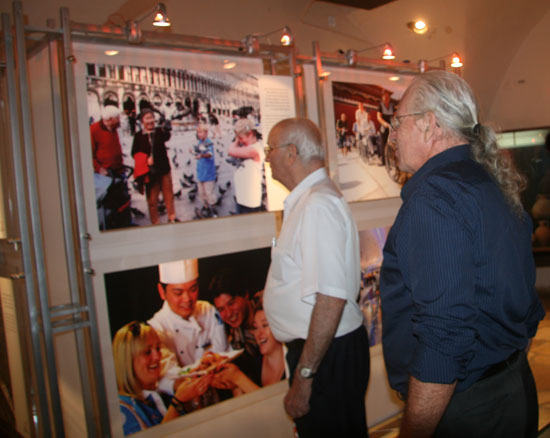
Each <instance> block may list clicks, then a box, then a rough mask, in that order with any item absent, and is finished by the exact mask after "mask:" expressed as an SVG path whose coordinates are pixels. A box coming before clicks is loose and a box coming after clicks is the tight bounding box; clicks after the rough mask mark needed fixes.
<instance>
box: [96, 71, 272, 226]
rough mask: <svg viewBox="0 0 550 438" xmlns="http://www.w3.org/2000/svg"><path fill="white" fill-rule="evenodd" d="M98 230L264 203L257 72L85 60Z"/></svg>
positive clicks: (222, 212)
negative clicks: (103, 62) (96, 62)
mask: <svg viewBox="0 0 550 438" xmlns="http://www.w3.org/2000/svg"><path fill="white" fill-rule="evenodd" d="M86 73H87V75H86V87H87V110H88V124H89V130H90V142H91V148H90V150H91V155H92V160H93V172H94V186H95V197H96V199H95V201H96V208H97V215H98V222H99V228H100V230H109V229H117V228H127V227H133V226H142V225H157V224H166V223H176V222H185V221H190V220H197V219H204V218H215V217H222V216H229V215H234V214H242V213H251V212H258V211H265V210H266V206H267V192H266V181H265V169H264V162H265V153H264V144H263V140H262V136H263V133H262V128H261V114H260V89H259V80H258V77H256V76H254V75H250V74H245V73H231V72H224V73H220V72H207V71H195V70H178V69H169V68H160V67H143V66H127V65H114V64H113V65H104V64H95V63H88V64H86Z"/></svg>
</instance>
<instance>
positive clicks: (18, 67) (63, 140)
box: [0, 1, 306, 436]
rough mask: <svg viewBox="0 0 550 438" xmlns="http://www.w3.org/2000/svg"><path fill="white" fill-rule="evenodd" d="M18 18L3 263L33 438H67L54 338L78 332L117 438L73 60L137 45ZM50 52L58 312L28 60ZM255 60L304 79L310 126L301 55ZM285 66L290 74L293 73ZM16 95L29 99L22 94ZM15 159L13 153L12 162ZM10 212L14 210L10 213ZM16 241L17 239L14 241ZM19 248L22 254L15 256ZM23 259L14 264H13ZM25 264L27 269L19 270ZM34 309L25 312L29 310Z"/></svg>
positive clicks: (172, 42)
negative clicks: (19, 291) (61, 277)
mask: <svg viewBox="0 0 550 438" xmlns="http://www.w3.org/2000/svg"><path fill="white" fill-rule="evenodd" d="M10 21H11V20H10V15H9V14H2V31H3V43H4V47H5V50H4V52H5V53H4V57H5V63H3V65H2V67H3V68H5V69H6V72H7V82H8V86H7V89H8V90H9V95H8V102H9V107H8V108H7V112H8V113H9V116H8V118H9V122H10V135H11V138H10V140H11V145H9V149H10V150H9V151H7V155H9V153H11V154H12V155H13V159H12V163H10V164H11V166H12V172H11V174H10V175H7V177H8V178H12V179H14V180H15V192H16V193H15V195H16V199H17V212H16V216H17V219H18V229H17V230H8V233H9V235H10V238H8V239H1V240H2V242H0V243H1V244H2V245H1V247H2V255H6V256H9V258H10V260H11V259H12V258H13V259H14V261H13V262H12V263H11V264H10V266H9V268H13V266H19V265H20V266H21V269H17V270H16V271H17V272H11V271H13V269H11V270H8V272H3V271H2V272H1V273H0V275H2V276H9V277H10V278H12V279H13V280H14V281H18V280H20V281H22V279H24V289H25V294H26V295H25V302H24V303H22V304H21V305H19V307H24V312H23V313H24V314H25V316H26V320H27V321H26V324H25V332H27V333H26V340H27V341H28V343H29V344H30V347H31V348H30V349H29V348H22V350H23V351H29V355H28V357H24V358H23V359H22V362H23V364H24V365H25V367H26V368H28V370H29V371H31V370H32V374H30V373H27V375H31V376H32V377H31V378H30V379H29V381H28V382H26V385H27V388H26V392H27V393H28V398H27V399H28V406H29V409H28V412H29V415H28V416H29V422H30V423H33V425H34V429H33V430H32V432H31V433H32V435H33V436H64V435H65V428H64V424H63V417H62V415H61V414H60V412H61V398H60V391H59V382H58V374H57V364H56V356H55V351H54V335H56V334H59V333H64V332H69V333H70V332H72V333H74V336H75V343H76V346H77V351H78V366H79V375H80V383H81V385H82V397H83V405H84V413H85V419H86V429H87V433H88V436H110V434H111V429H110V419H109V413H108V410H107V409H106V408H105V406H106V405H107V403H106V400H107V399H106V391H105V385H104V376H103V363H102V361H101V354H100V340H99V336H98V333H99V330H98V327H97V318H96V307H95V303H94V291H93V284H92V277H93V275H94V270H93V268H92V266H91V260H90V248H89V239H90V234H89V233H88V230H87V224H86V217H85V203H84V196H83V187H82V178H81V160H80V147H79V138H78V125H77V119H76V116H75V114H76V90H75V77H74V68H73V63H74V61H75V58H74V55H73V53H72V43H73V41H83V42H96V43H101V42H103V43H116V44H119V45H124V44H127V45H129V46H132V45H133V44H132V43H131V42H130V41H128V38H127V35H126V34H125V32H124V31H123V30H121V29H119V28H108V27H99V26H94V25H88V24H82V23H75V22H71V21H70V16H69V10H68V9H67V8H61V9H60V23H61V26H60V27H59V28H56V27H55V26H52V27H49V26H50V23H48V27H33V26H26V25H24V23H23V10H22V2H21V1H14V2H13V24H12V23H11V22H10ZM45 45H47V51H48V57H49V61H50V62H49V64H50V75H51V90H52V97H53V102H52V113H53V120H54V133H55V147H56V153H57V172H58V178H59V183H60V187H61V190H60V198H61V206H62V208H61V210H62V211H61V220H62V222H63V229H64V242H63V244H64V245H63V246H64V250H65V256H66V257H65V259H66V260H65V263H66V266H67V272H68V280H69V281H68V282H69V290H70V302H69V303H66V304H62V305H56V306H50V305H49V299H48V297H49V291H48V286H47V279H46V268H45V261H44V245H43V235H42V224H41V217H40V211H39V196H38V191H37V179H36V163H35V155H34V147H35V144H34V140H33V131H32V114H31V103H30V96H29V86H28V71H27V59H28V58H29V57H30V56H32V54H33V53H34V52H35V51H36V50H39V49H43V48H44V46H45ZM140 45H141V46H142V47H149V48H165V49H166V48H168V49H174V50H186V51H193V52H197V51H198V52H200V53H215V54H226V55H229V54H230V55H232V56H243V57H250V55H247V54H246V53H243V44H242V42H240V41H231V40H222V39H213V38H203V37H195V36H187V35H174V34H158V33H156V32H149V31H143V32H142V42H141V43H140ZM253 56H254V57H257V58H260V59H262V60H263V64H264V70H266V71H267V72H269V73H271V74H274V75H275V74H290V75H292V77H293V79H294V81H293V82H294V93H295V102H296V113H297V114H298V115H300V116H305V115H306V114H305V111H306V110H305V106H304V96H303V85H302V74H301V70H300V66H299V65H298V63H297V57H296V50H295V47H294V46H293V45H291V46H289V47H284V46H273V45H266V44H260V45H259V51H258V53H256V54H254V55H253ZM285 65H286V66H287V67H286V71H285ZM16 90H18V91H19V92H18V93H16ZM8 152H9V153H8ZM6 211H8V210H6ZM11 236H15V237H11ZM10 247H12V248H13V251H11V250H10ZM12 253H13V254H12ZM18 257H19V258H21V263H19V264H18ZM23 305H24V306H23Z"/></svg>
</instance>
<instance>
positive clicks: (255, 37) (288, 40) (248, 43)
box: [242, 26, 294, 55]
mask: <svg viewBox="0 0 550 438" xmlns="http://www.w3.org/2000/svg"><path fill="white" fill-rule="evenodd" d="M278 32H281V39H280V42H281V45H282V46H292V45H293V44H294V36H293V35H292V32H291V31H290V27H288V26H284V27H281V28H280V29H276V30H274V31H271V32H267V33H263V34H260V33H253V34H250V35H247V36H245V37H244V38H243V40H242V44H243V48H244V51H245V52H246V53H247V54H249V55H257V54H258V53H259V52H260V38H265V37H267V36H269V35H273V34H274V33H278Z"/></svg>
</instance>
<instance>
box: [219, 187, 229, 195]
mask: <svg viewBox="0 0 550 438" xmlns="http://www.w3.org/2000/svg"><path fill="white" fill-rule="evenodd" d="M218 191H219V192H220V195H223V194H224V193H225V192H227V189H225V190H224V189H222V188H221V187H218Z"/></svg>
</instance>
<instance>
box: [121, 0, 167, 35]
mask: <svg viewBox="0 0 550 438" xmlns="http://www.w3.org/2000/svg"><path fill="white" fill-rule="evenodd" d="M152 13H155V18H153V26H157V27H170V26H171V23H170V19H169V18H168V15H167V12H166V5H165V4H164V3H157V4H156V5H155V7H154V8H152V9H150V10H149V11H147V13H145V14H144V15H143V16H141V17H140V18H138V19H136V20H131V21H129V22H127V23H126V37H127V38H128V41H129V42H131V43H137V44H139V43H141V38H142V33H141V22H142V21H143V20H145V19H146V18H147V17H148V16H149V15H151V14H152Z"/></svg>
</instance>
